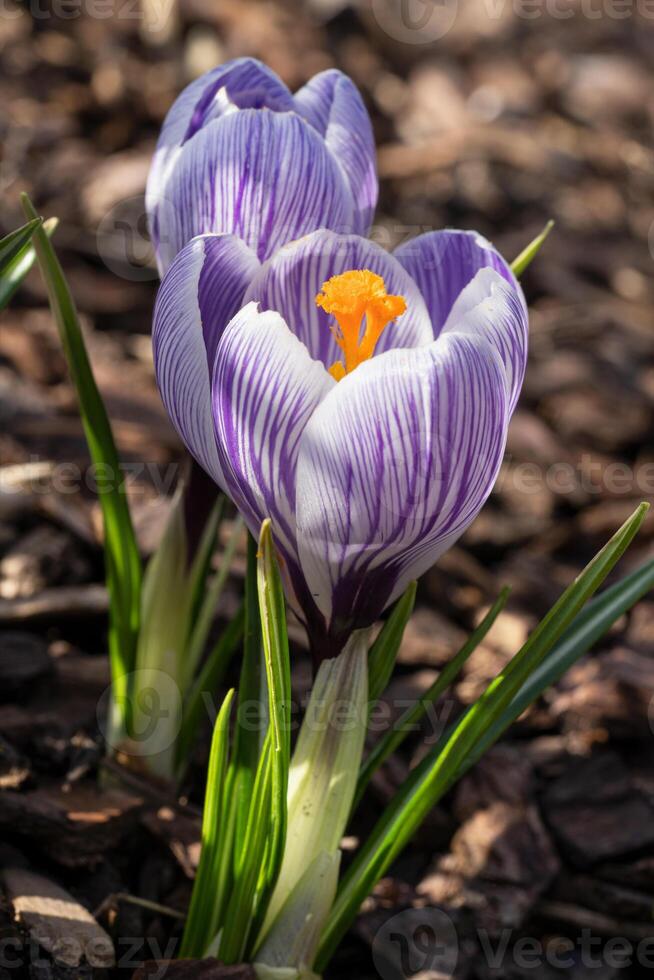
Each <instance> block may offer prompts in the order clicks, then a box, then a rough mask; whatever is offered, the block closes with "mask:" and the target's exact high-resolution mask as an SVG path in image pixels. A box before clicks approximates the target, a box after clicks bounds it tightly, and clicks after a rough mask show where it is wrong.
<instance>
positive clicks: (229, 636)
mask: <svg viewBox="0 0 654 980" xmlns="http://www.w3.org/2000/svg"><path fill="white" fill-rule="evenodd" d="M244 621H245V616H244V610H243V606H241V608H240V609H239V611H238V612H237V613H236V615H235V616H234V618H233V619H231V620H230V621H229V623H228V625H227V626H226V627H225V629H224V630H223V632H222V633H221V635H220V638H219V639H218V641H217V642H216V643H215V644H214V646H213V649H212V650H211V651H210V653H209V655H208V656H207V659H206V660H205V662H204V664H203V665H202V668H201V669H200V672H199V674H198V676H197V677H196V678H195V680H194V682H193V686H192V687H191V690H190V691H189V693H188V695H187V698H186V702H185V704H184V713H183V717H182V725H181V728H180V731H179V735H178V736H177V755H176V761H177V771H178V773H179V772H180V770H181V771H183V770H184V769H185V767H186V764H187V762H188V759H189V756H190V754H191V750H192V748H193V744H194V742H195V741H196V739H197V735H198V731H199V729H200V724H201V722H202V718H203V715H204V713H205V711H206V709H207V704H206V703H205V697H212V696H213V694H214V692H215V691H216V690H217V689H218V685H219V684H220V682H221V681H222V679H223V678H224V676H225V674H226V672H227V668H228V666H229V664H230V661H231V659H232V657H233V656H234V654H235V653H236V650H237V649H238V645H239V643H240V642H241V640H242V639H243V626H244Z"/></svg>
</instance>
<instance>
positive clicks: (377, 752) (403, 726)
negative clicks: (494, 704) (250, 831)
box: [354, 588, 510, 809]
mask: <svg viewBox="0 0 654 980" xmlns="http://www.w3.org/2000/svg"><path fill="white" fill-rule="evenodd" d="M509 591H510V590H509V589H506V588H505V589H503V590H502V592H501V593H500V595H499V598H498V599H497V601H496V602H495V603H494V605H493V606H492V607H491V609H489V611H488V612H487V613H486V615H485V616H484V618H483V619H482V621H481V623H480V624H479V626H478V627H477V629H476V630H475V631H474V633H472V634H471V635H470V636H469V638H468V639H467V640H466V642H465V643H464V644H463V646H462V647H461V649H460V650H459V652H458V653H457V654H456V656H455V657H453V658H452V660H450V662H449V663H448V664H447V666H446V667H445V668H444V669H443V670H442V671H441V673H440V674H439V676H438V677H437V678H436V680H435V681H434V683H433V684H432V685H431V687H430V688H429V690H428V691H426V692H425V693H424V694H423V696H422V697H421V698H420V700H419V701H416V702H415V704H413V705H412V706H411V707H410V708H407V710H406V711H405V712H404V713H403V714H402V715H401V717H400V718H399V719H398V720H397V721H396V722H395V724H394V726H393V727H392V728H391V730H390V731H389V732H387V733H386V735H385V736H384V737H383V738H381V739H380V740H379V741H378V742H377V744H376V745H375V747H374V748H373V749H372V751H371V753H370V755H369V756H368V758H367V759H366V761H365V763H364V765H363V767H362V769H361V773H360V775H359V782H358V785H357V793H356V797H355V802H354V809H356V807H357V806H358V805H359V803H360V802H361V798H362V796H363V794H364V792H365V790H366V787H367V785H368V783H369V782H370V780H371V778H372V776H373V774H374V773H375V772H376V771H377V769H378V768H379V766H381V765H382V764H383V763H384V762H385V761H386V759H388V757H389V756H390V755H392V754H393V752H396V751H397V749H398V748H399V746H400V745H401V744H402V742H403V741H404V739H405V738H406V737H407V735H408V734H409V733H410V732H412V731H415V727H416V725H417V724H418V723H419V722H420V720H421V719H422V718H423V717H424V715H425V713H426V711H427V708H428V706H429V705H430V704H433V703H434V702H435V701H437V700H438V698H439V697H440V696H441V694H443V692H444V691H445V690H446V689H447V688H448V687H449V686H450V684H452V683H453V682H454V680H455V679H456V678H457V676H458V675H459V673H460V671H461V669H462V667H463V665H464V663H465V662H466V660H467V659H468V657H469V656H470V655H471V654H472V653H473V651H474V650H476V649H477V647H478V646H479V644H480V643H481V642H482V640H483V639H484V638H485V636H486V634H487V633H488V631H489V630H490V628H491V626H492V625H493V623H494V622H495V620H496V619H497V617H498V616H499V614H500V612H501V611H502V609H504V607H505V605H506V602H507V599H508V598H509Z"/></svg>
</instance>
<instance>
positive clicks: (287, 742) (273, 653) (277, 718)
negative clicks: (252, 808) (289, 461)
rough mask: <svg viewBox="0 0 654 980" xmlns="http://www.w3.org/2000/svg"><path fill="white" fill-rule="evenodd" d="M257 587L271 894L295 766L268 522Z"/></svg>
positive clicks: (281, 613) (281, 609)
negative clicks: (268, 758) (266, 720)
mask: <svg viewBox="0 0 654 980" xmlns="http://www.w3.org/2000/svg"><path fill="white" fill-rule="evenodd" d="M257 582H258V588H259V614H260V616H261V636H262V639H263V652H264V658H265V664H266V676H267V680H268V711H269V717H270V726H271V732H272V747H273V756H272V758H273V776H272V813H271V829H272V840H271V842H270V851H269V855H268V864H267V868H266V871H265V874H264V879H265V880H264V886H263V887H264V889H265V892H266V894H268V893H269V892H270V890H271V889H272V888H273V887H274V885H275V881H276V880H277V874H278V872H279V868H280V865H281V861H282V856H283V852H284V842H285V840H286V821H287V803H286V797H287V793H288V770H289V766H290V761H291V658H290V654H289V649H288V633H287V630H286V605H285V602H284V589H283V586H282V580H281V577H280V574H279V567H278V565H277V558H276V556H275V546H274V544H273V537H272V529H271V525H270V521H269V520H266V521H264V522H263V524H262V527H261V536H260V538H259V553H258V565H257Z"/></svg>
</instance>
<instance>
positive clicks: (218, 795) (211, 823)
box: [179, 691, 234, 957]
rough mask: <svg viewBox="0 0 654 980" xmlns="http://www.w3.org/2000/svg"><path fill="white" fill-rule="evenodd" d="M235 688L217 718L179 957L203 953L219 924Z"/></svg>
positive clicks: (201, 954)
mask: <svg viewBox="0 0 654 980" xmlns="http://www.w3.org/2000/svg"><path fill="white" fill-rule="evenodd" d="M233 700H234V691H229V693H228V694H227V697H226V698H225V700H224V702H223V705H222V708H221V709H220V712H219V714H218V718H217V719H216V725H215V727H214V731H213V738H212V740H211V754H210V756H209V768H208V771H207V789H206V793H205V797H204V810H203V812H202V851H201V852H200V862H199V864H198V870H197V873H196V876H195V884H194V885H193V894H192V895H191V904H190V907H189V911H188V916H187V919H186V927H185V929H184V935H183V937H182V944H181V947H180V951H179V955H180V957H186V956H195V957H201V956H204V954H205V951H206V948H207V945H208V943H209V942H210V940H211V939H212V938H213V937H214V936H215V934H216V932H217V931H218V926H219V916H220V909H221V900H222V898H223V896H222V895H220V894H219V891H218V889H217V888H216V882H217V879H218V874H217V871H218V866H219V864H220V859H221V856H222V849H223V846H224V840H223V836H224V833H223V832H224V829H225V828H224V826H223V810H224V808H223V805H222V804H223V792H224V786H225V772H226V768H227V757H228V749H229V717H230V714H231V710H232V702H233Z"/></svg>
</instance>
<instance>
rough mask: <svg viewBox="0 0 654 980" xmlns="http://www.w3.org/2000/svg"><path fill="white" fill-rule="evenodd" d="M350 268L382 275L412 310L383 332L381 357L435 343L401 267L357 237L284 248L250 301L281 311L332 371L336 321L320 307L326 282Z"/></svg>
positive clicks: (328, 236) (254, 285)
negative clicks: (318, 298) (395, 350)
mask: <svg viewBox="0 0 654 980" xmlns="http://www.w3.org/2000/svg"><path fill="white" fill-rule="evenodd" d="M349 269H370V271H371V272H376V273H377V274H378V275H380V276H382V277H383V279H384V281H385V283H386V289H387V291H388V292H389V293H394V294H400V295H402V296H404V298H405V299H406V302H407V311H406V313H404V314H403V315H402V316H401V317H398V319H397V320H396V321H395V322H394V323H391V324H390V325H389V326H388V327H387V328H386V329H385V330H384V332H383V333H382V335H381V338H380V340H379V342H378V344H377V352H378V353H381V352H382V351H384V350H390V349H391V348H394V347H418V346H420V345H422V344H428V343H430V342H431V341H432V340H433V334H432V328H431V322H430V320H429V316H428V314H427V309H426V307H425V304H424V301H423V299H422V296H421V294H420V290H419V289H418V287H417V286H416V284H415V283H414V282H413V280H412V279H411V276H409V275H408V274H407V273H406V272H405V270H404V269H403V268H402V266H401V265H400V264H399V262H396V261H395V259H394V258H393V256H392V255H389V254H388V252H385V251H384V249H382V248H380V247H379V245H375V244H373V243H372V242H369V241H367V240H366V239H365V238H359V237H358V236H357V235H337V234H335V233H334V232H331V231H324V230H322V231H316V232H314V233H313V234H311V235H307V236H305V237H304V238H302V239H300V241H297V242H291V243H290V244H289V245H286V246H285V247H284V248H281V249H280V250H279V251H278V252H277V253H276V254H275V255H274V256H273V257H272V258H271V259H269V261H268V262H266V263H265V264H264V265H263V266H262V267H261V271H260V272H259V273H258V274H257V276H256V277H255V278H254V279H253V280H252V282H251V284H250V287H249V288H248V291H247V294H246V300H256V301H257V302H259V303H260V304H261V308H262V309H264V310H266V309H270V310H277V312H278V313H280V314H281V315H282V316H283V318H284V320H285V321H286V323H287V324H288V325H289V327H290V328H291V330H292V331H293V333H294V334H295V335H296V336H297V337H299V339H300V340H301V341H302V343H303V344H304V345H305V346H306V347H307V348H308V350H309V352H310V354H311V356H312V357H313V358H315V359H316V360H319V361H322V363H323V364H324V365H325V366H326V367H330V366H331V365H332V364H333V363H334V361H336V360H340V358H341V357H342V351H341V350H340V348H339V347H338V346H337V344H336V341H335V340H334V337H333V335H332V331H331V329H330V325H331V324H332V323H333V318H332V317H330V316H329V315H328V314H327V313H325V312H324V310H322V309H320V308H319V307H318V306H317V305H316V294H317V293H318V292H319V291H320V289H321V287H322V284H323V282H325V280H326V279H329V278H330V277H331V276H334V275H337V274H339V273H341V272H346V271H348V270H349Z"/></svg>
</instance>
